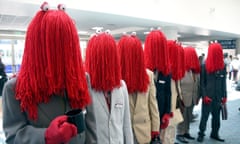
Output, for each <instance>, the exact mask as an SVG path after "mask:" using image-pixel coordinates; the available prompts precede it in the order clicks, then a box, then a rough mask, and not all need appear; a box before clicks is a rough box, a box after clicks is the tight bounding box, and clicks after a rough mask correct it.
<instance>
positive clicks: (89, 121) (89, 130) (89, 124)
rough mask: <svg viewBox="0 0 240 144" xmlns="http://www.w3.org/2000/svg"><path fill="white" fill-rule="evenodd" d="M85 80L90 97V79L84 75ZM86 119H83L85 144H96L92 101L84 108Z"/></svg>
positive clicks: (95, 125) (95, 126)
mask: <svg viewBox="0 0 240 144" xmlns="http://www.w3.org/2000/svg"><path fill="white" fill-rule="evenodd" d="M86 79H87V84H88V89H89V92H90V95H91V83H90V77H89V75H88V74H87V73H86ZM86 111H87V113H86V117H85V123H86V130H85V131H86V140H85V144H97V124H96V117H95V116H96V115H95V113H94V107H93V99H92V103H91V104H90V105H88V106H87V108H86Z"/></svg>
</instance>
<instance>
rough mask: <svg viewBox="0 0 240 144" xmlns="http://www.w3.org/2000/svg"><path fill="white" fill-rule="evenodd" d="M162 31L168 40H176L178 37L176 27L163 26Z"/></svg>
mask: <svg viewBox="0 0 240 144" xmlns="http://www.w3.org/2000/svg"><path fill="white" fill-rule="evenodd" d="M161 30H162V32H163V33H164V34H165V36H166V37H167V39H168V40H177V39H178V29H177V28H176V27H173V26H166V27H163V28H162V29H161Z"/></svg>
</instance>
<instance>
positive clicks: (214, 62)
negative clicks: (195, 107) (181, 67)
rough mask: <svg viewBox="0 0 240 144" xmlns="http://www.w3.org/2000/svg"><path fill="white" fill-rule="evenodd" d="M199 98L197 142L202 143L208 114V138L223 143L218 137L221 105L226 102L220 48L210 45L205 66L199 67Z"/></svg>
mask: <svg viewBox="0 0 240 144" xmlns="http://www.w3.org/2000/svg"><path fill="white" fill-rule="evenodd" d="M200 89H201V91H200V94H201V95H200V96H201V97H202V99H203V100H202V114H201V121H200V125H199V132H198V138H197V141H199V142H203V140H204V136H205V134H204V132H205V130H206V126H207V120H208V117H209V114H210V113H211V114H212V123H211V124H212V126H211V128H212V129H211V134H210V138H212V139H214V140H217V141H220V142H224V139H222V138H220V137H219V133H218V132H219V129H220V110H221V105H224V104H225V103H226V102H227V89H226V67H225V65H224V59H223V51H222V46H221V45H220V44H219V43H211V44H210V45H209V47H208V55H207V59H206V62H205V65H202V66H201V73H200Z"/></svg>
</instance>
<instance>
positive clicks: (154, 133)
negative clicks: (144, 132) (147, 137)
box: [151, 131, 160, 138]
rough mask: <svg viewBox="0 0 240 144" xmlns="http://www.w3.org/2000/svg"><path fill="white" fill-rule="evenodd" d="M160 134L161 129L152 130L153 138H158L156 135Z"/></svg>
mask: <svg viewBox="0 0 240 144" xmlns="http://www.w3.org/2000/svg"><path fill="white" fill-rule="evenodd" d="M159 135H160V133H159V131H152V132H151V136H152V138H156V137H158V136H159Z"/></svg>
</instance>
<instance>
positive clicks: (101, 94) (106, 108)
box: [97, 92, 109, 113]
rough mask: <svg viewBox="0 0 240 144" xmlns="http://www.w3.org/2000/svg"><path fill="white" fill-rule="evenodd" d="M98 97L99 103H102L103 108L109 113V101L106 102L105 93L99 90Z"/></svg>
mask: <svg viewBox="0 0 240 144" xmlns="http://www.w3.org/2000/svg"><path fill="white" fill-rule="evenodd" d="M97 99H98V101H99V103H101V105H102V107H103V109H104V110H105V111H106V112H107V113H109V110H108V107H107V103H106V100H105V97H104V94H103V93H102V92H98V95H97Z"/></svg>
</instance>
